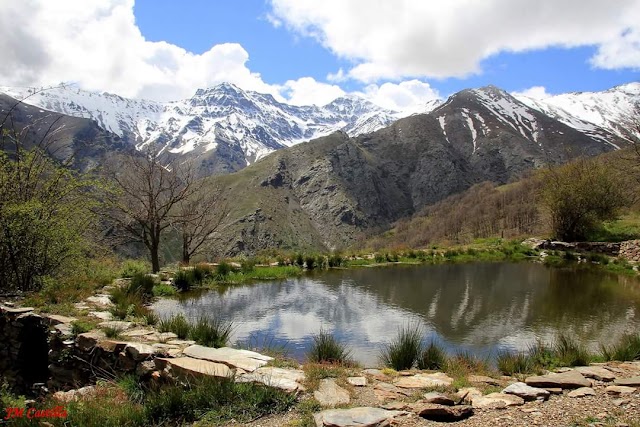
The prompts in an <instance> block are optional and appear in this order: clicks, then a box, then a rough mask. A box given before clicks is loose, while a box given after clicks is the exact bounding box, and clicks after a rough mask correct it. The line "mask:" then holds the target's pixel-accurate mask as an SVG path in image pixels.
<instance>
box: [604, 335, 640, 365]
mask: <svg viewBox="0 0 640 427" xmlns="http://www.w3.org/2000/svg"><path fill="white" fill-rule="evenodd" d="M600 349H601V352H602V356H603V357H604V359H605V360H607V361H608V360H619V361H621V362H622V361H632V360H638V359H640V334H629V335H624V336H623V337H622V338H621V339H620V341H618V342H617V343H616V344H614V345H613V346H611V347H606V346H604V345H601V346H600Z"/></svg>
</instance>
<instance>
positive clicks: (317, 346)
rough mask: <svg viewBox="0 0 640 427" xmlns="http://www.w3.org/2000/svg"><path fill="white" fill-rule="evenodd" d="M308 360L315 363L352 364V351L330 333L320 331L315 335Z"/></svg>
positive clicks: (308, 353)
mask: <svg viewBox="0 0 640 427" xmlns="http://www.w3.org/2000/svg"><path fill="white" fill-rule="evenodd" d="M307 359H308V360H309V361H310V362H314V363H336V364H350V363H351V351H349V350H347V348H346V346H345V345H344V344H342V343H340V342H338V341H337V340H336V339H335V337H334V336H333V335H331V334H330V333H329V332H328V331H325V330H323V329H320V332H318V333H317V334H316V335H313V345H312V346H311V348H310V349H309V350H308V351H307Z"/></svg>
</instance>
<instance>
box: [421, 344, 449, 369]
mask: <svg viewBox="0 0 640 427" xmlns="http://www.w3.org/2000/svg"><path fill="white" fill-rule="evenodd" d="M446 361H447V355H446V353H445V351H444V349H443V348H442V347H440V346H439V345H438V344H436V343H435V341H431V342H430V343H429V345H428V346H426V347H425V348H424V349H422V351H421V352H420V356H419V357H418V369H433V370H438V369H443V368H444V366H445V363H446Z"/></svg>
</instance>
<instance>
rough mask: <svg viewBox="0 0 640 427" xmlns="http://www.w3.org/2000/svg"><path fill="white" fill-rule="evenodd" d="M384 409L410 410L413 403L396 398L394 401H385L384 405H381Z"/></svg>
mask: <svg viewBox="0 0 640 427" xmlns="http://www.w3.org/2000/svg"><path fill="white" fill-rule="evenodd" d="M380 407H381V408H382V409H389V410H391V411H409V410H411V404H410V403H407V402H401V401H398V400H395V401H393V402H389V403H385V404H384V405H380Z"/></svg>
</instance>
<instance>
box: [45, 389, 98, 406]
mask: <svg viewBox="0 0 640 427" xmlns="http://www.w3.org/2000/svg"><path fill="white" fill-rule="evenodd" d="M95 392H96V390H95V386H92V385H90V386H86V387H82V388H79V389H76V390H69V391H57V392H55V393H53V398H54V399H56V400H59V401H60V402H65V403H69V402H75V401H77V400H79V399H82V398H84V397H91V396H93V395H94V394H95Z"/></svg>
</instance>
